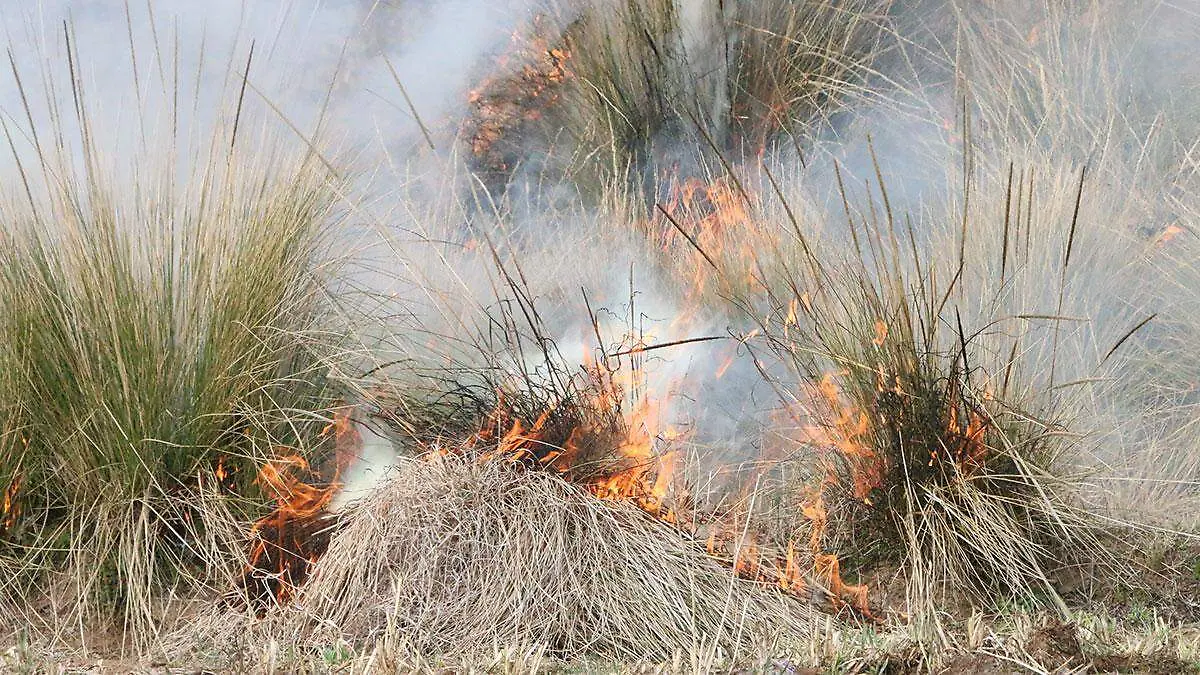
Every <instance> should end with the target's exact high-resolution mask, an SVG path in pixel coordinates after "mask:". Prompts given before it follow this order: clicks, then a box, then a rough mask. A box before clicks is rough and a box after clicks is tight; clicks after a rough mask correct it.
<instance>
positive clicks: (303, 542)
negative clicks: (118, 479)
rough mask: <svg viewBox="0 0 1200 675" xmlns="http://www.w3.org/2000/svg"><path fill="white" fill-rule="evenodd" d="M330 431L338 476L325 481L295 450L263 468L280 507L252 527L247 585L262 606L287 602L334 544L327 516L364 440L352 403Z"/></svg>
mask: <svg viewBox="0 0 1200 675" xmlns="http://www.w3.org/2000/svg"><path fill="white" fill-rule="evenodd" d="M331 434H332V436H333V439H334V446H335V461H334V469H333V477H332V478H331V479H330V480H329V481H328V482H327V483H325V484H324V485H321V484H320V482H319V478H320V476H319V473H318V472H317V471H315V470H313V469H312V468H311V467H310V466H309V464H308V461H307V460H305V459H304V458H303V457H301V456H300V455H298V454H294V453H292V454H286V455H282V456H280V457H278V458H277V459H274V460H271V461H269V462H267V463H266V464H264V465H263V466H262V468H261V469H260V470H259V473H258V477H257V478H256V481H255V482H257V483H258V484H259V485H261V486H262V488H263V490H264V491H265V492H266V493H267V494H268V495H269V496H270V497H271V498H272V499H273V500H274V501H275V508H274V509H273V510H272V511H271V513H269V514H267V515H266V516H263V517H262V518H260V519H259V520H258V521H256V522H255V523H254V525H253V526H252V527H251V529H250V536H251V540H252V544H251V549H250V554H249V556H248V560H247V566H246V570H245V572H244V574H243V586H244V587H245V588H246V589H247V590H248V591H250V592H251V593H252V596H253V597H252V600H253V601H255V602H256V603H258V609H259V610H260V611H261V610H262V609H264V608H265V607H266V606H267V605H268V604H269V602H270V601H274V602H275V603H278V604H283V603H285V602H287V601H288V600H290V599H291V598H292V597H293V596H294V595H295V593H296V590H297V589H298V588H299V586H300V585H301V584H302V583H303V582H304V580H305V579H306V578H307V576H308V572H309V568H310V566H311V564H312V563H314V562H316V560H317V559H318V558H319V557H320V556H321V555H322V554H323V553H324V552H325V548H326V547H327V546H328V544H329V532H328V528H327V527H325V525H324V524H323V523H324V520H325V516H327V515H328V508H329V504H330V502H332V500H333V497H334V495H336V494H337V492H338V490H340V489H341V482H340V479H341V474H342V472H343V471H344V470H345V469H346V468H347V466H348V465H349V463H350V462H351V461H352V460H353V458H354V457H355V456H356V454H357V450H358V449H359V448H360V447H361V445H362V438H361V436H360V435H359V433H358V430H357V429H356V428H355V426H354V422H353V419H352V418H351V411H350V410H349V409H347V410H341V411H338V412H336V413H335V414H334V418H333V421H332V422H331V423H330V424H329V425H327V426H326V427H325V428H324V429H322V430H321V435H322V436H325V437H329V436H330V435H331ZM218 468H221V465H220V464H218Z"/></svg>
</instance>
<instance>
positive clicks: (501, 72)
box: [463, 16, 574, 171]
mask: <svg viewBox="0 0 1200 675" xmlns="http://www.w3.org/2000/svg"><path fill="white" fill-rule="evenodd" d="M542 23H543V18H542V17H541V16H537V17H534V19H533V21H532V22H531V23H530V24H529V25H528V26H520V27H518V28H517V29H516V30H514V31H513V33H512V37H511V39H510V47H509V51H508V52H507V53H506V54H503V55H501V56H500V58H499V59H497V63H496V68H495V69H494V71H493V74H492V75H490V76H489V77H487V78H485V79H484V80H483V82H481V83H480V84H479V86H478V87H476V88H474V89H472V90H471V91H470V92H469V93H468V95H467V103H469V104H470V106H471V108H472V115H471V116H470V117H469V118H468V119H467V120H466V121H465V122H464V124H463V130H464V132H465V133H464V137H465V138H466V139H467V142H468V144H469V146H470V148H471V153H472V154H473V155H474V156H475V158H476V159H477V160H479V161H480V162H481V164H483V165H484V166H485V167H486V168H489V169H493V170H498V171H505V170H507V169H509V168H510V164H511V163H513V162H515V161H516V159H515V158H511V157H509V156H508V151H506V150H505V149H504V148H502V147H500V146H501V144H500V143H499V141H501V140H502V139H504V138H505V137H508V136H520V135H521V134H522V132H523V131H524V129H525V127H526V125H527V124H529V123H532V122H536V121H538V120H540V119H541V118H542V116H543V115H544V113H545V111H546V110H548V109H549V108H551V107H552V106H553V105H554V104H555V103H556V102H557V101H558V100H559V99H560V98H561V94H560V89H561V86H562V85H563V83H564V82H567V81H568V80H570V79H571V78H573V77H574V73H573V72H572V70H571V68H570V61H571V50H570V49H569V48H568V47H566V46H564V45H558V46H551V45H550V43H549V41H548V40H547V39H546V38H545V37H544V36H545V35H547V34H550V33H551V31H547V30H545V29H544V28H543V27H542ZM514 64H518V65H519V67H514Z"/></svg>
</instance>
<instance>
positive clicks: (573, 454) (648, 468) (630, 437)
mask: <svg viewBox="0 0 1200 675" xmlns="http://www.w3.org/2000/svg"><path fill="white" fill-rule="evenodd" d="M659 408H660V406H658V405H656V404H655V403H653V402H651V401H649V400H646V401H643V403H642V404H641V405H640V406H639V407H638V409H637V410H636V411H635V412H634V413H633V414H632V415H631V416H630V421H629V422H628V423H627V425H626V426H628V430H627V431H626V432H625V435H624V436H623V437H622V438H620V439H619V440H618V442H617V444H616V448H615V452H614V453H613V455H614V458H613V461H610V462H584V461H583V460H584V459H585V457H586V456H587V455H588V454H590V453H589V448H588V447H587V446H590V445H593V444H595V443H597V442H603V441H604V440H605V439H608V438H611V437H612V433H611V430H607V429H605V428H603V427H602V426H601V425H599V424H593V423H584V424H580V425H577V426H575V427H574V428H572V429H571V430H570V432H569V433H568V434H567V436H566V439H565V441H563V442H561V443H556V442H554V440H553V438H552V435H553V432H554V430H553V429H551V428H550V427H551V425H550V420H551V416H552V414H553V411H551V410H547V411H544V412H543V413H542V414H541V415H540V416H539V417H538V419H537V420H535V421H534V422H533V423H532V424H528V425H527V424H525V423H524V422H522V421H521V420H520V419H511V420H510V419H508V415H507V413H505V412H504V411H503V409H502V408H498V409H497V410H496V411H495V412H494V413H493V414H492V416H491V418H490V419H489V420H488V422H487V423H486V424H484V425H483V428H482V429H481V430H480V431H479V432H477V433H476V434H474V435H473V436H471V437H470V438H469V439H467V441H466V442H464V443H462V444H460V445H459V446H458V447H453V448H447V447H444V446H434V447H429V448H427V449H426V453H427V455H429V456H445V455H450V454H454V455H467V454H471V453H474V452H476V449H477V448H486V449H484V450H483V451H482V452H479V453H478V459H479V461H481V462H496V461H499V462H506V463H511V464H517V465H526V466H535V467H541V468H543V469H545V470H548V471H551V472H553V473H556V474H559V475H562V476H564V477H565V478H567V479H568V480H571V481H572V482H574V483H576V484H578V485H581V486H582V487H584V488H585V489H587V490H588V491H589V492H591V493H592V494H593V495H595V496H596V497H598V498H600V499H603V500H607V501H627V502H631V503H633V504H636V505H637V506H638V507H639V508H641V509H642V510H644V511H645V512H647V513H649V514H651V515H653V516H656V517H658V518H660V519H661V520H663V521H664V522H668V523H678V522H679V521H680V515H679V514H678V513H677V512H676V510H675V509H674V508H672V506H671V504H670V502H671V496H672V491H673V488H674V487H675V483H676V472H677V469H678V465H679V456H680V453H679V452H678V451H677V450H673V449H670V445H671V444H673V443H674V442H676V441H678V440H679V439H680V438H681V437H682V434H680V433H679V432H678V431H676V430H675V429H674V428H673V427H671V426H669V425H667V426H663V427H662V428H661V429H660V428H659V412H660V410H659ZM497 428H507V429H508V430H507V431H506V432H505V433H504V434H503V435H501V436H500V437H499V438H496V434H495V432H494V431H493V430H494V429H497ZM560 435H561V434H560ZM493 442H494V445H492V443H493ZM664 446H665V447H666V448H667V449H665V450H664V449H662V448H663V447H664ZM588 459H591V458H588ZM585 464H586V465H588V466H585ZM591 464H595V465H596V466H590V465H591ZM606 465H607V466H606Z"/></svg>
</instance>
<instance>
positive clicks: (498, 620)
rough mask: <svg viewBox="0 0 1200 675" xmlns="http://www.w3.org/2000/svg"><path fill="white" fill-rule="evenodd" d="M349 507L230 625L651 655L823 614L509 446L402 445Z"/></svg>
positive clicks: (734, 650)
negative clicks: (534, 464)
mask: <svg viewBox="0 0 1200 675" xmlns="http://www.w3.org/2000/svg"><path fill="white" fill-rule="evenodd" d="M341 519H342V523H343V524H342V525H341V527H340V528H339V529H338V531H337V532H336V534H335V535H334V536H333V539H332V542H331V544H330V547H329V550H328V552H327V553H326V554H325V556H324V557H323V558H321V560H320V561H319V562H318V564H317V565H316V566H315V568H314V571H313V575H312V577H311V580H310V581H309V583H308V584H307V585H306V586H305V588H304V590H303V593H302V595H301V597H300V599H299V601H298V603H297V606H295V607H288V608H284V609H280V610H276V611H275V612H274V613H273V614H272V615H271V616H270V617H269V618H268V620H267V622H266V623H264V624H262V625H256V626H253V628H254V630H252V631H250V632H249V633H244V632H243V631H244V630H245V629H246V627H245V625H244V623H243V622H242V621H240V620H237V618H236V617H234V618H233V619H232V620H231V618H230V617H228V616H221V617H217V618H216V619H215V623H214V627H216V628H217V629H218V630H217V633H216V634H217V636H218V637H219V638H222V639H234V640H246V639H247V638H248V639H249V640H251V641H253V640H260V643H261V642H265V641H266V639H265V638H264V637H263V635H261V634H260V631H264V630H265V631H266V634H267V635H269V636H270V637H273V638H274V639H275V640H276V641H277V642H279V643H280V644H302V645H303V644H334V643H336V642H338V641H339V640H340V641H344V642H345V643H346V644H351V645H364V644H371V643H373V642H380V643H382V644H384V645H391V646H392V648H393V651H394V653H396V654H399V653H417V654H423V655H425V656H426V657H442V658H445V657H463V656H467V655H473V656H477V657H479V658H487V657H489V656H491V655H494V654H495V653H496V650H497V649H498V648H501V647H511V646H514V645H529V646H531V647H532V648H536V651H538V652H540V653H543V654H546V655H549V656H553V657H554V658H559V659H579V658H584V657H587V658H603V659H612V660H616V661H619V662H642V661H665V660H669V659H671V658H672V657H674V656H676V655H678V654H709V655H710V656H722V657H733V656H738V655H741V656H745V655H747V654H751V653H756V652H759V651H762V650H764V649H765V650H768V651H769V650H770V649H772V648H778V646H779V645H780V641H786V642H792V641H802V640H804V639H806V637H807V636H809V635H810V634H811V633H812V632H813V630H814V623H815V619H814V612H813V610H812V609H811V608H810V607H808V606H807V605H805V604H803V603H800V602H798V601H796V600H795V599H794V598H790V597H788V596H784V595H782V594H781V593H779V592H777V591H776V590H775V589H773V588H770V587H763V586H761V585H757V584H754V583H752V582H747V581H743V580H739V579H736V578H734V577H733V576H732V573H731V571H730V570H729V569H728V568H726V567H723V566H722V565H720V564H718V563H717V562H716V561H714V560H712V559H711V558H709V557H708V556H707V555H706V554H705V553H704V551H703V546H702V545H701V544H698V543H696V542H695V541H693V540H691V539H690V538H689V537H688V536H686V535H685V534H683V533H681V532H679V531H677V530H675V529H673V528H671V527H670V526H667V525H664V524H662V523H661V522H659V521H656V520H654V519H653V518H651V517H650V516H647V515H646V514H645V513H643V512H642V511H640V510H638V509H637V508H635V507H633V506H631V505H627V504H621V503H610V502H601V501H599V500H597V499H596V498H594V497H593V496H591V495H589V494H588V493H586V492H585V491H583V490H582V489H580V488H577V487H575V486H573V485H570V484H568V483H566V482H564V481H562V480H561V479H559V478H556V477H553V476H550V475H547V474H544V473H539V472H529V471H522V470H518V469H514V468H513V467H511V466H508V465H505V464H503V463H501V462H485V463H478V462H476V461H475V460H474V459H473V458H442V459H436V460H408V461H404V462H403V463H402V464H400V465H399V466H398V467H397V468H396V470H395V473H394V475H393V476H392V477H391V478H390V479H389V480H388V481H387V482H385V483H384V484H383V485H382V487H381V488H380V489H379V491H378V492H377V493H375V494H374V495H373V496H372V497H371V498H370V499H369V500H364V501H363V502H362V503H360V504H358V505H356V506H354V507H352V508H351V509H349V510H348V511H347V512H345V513H344V514H343V515H342V516H341ZM251 643H253V642H251Z"/></svg>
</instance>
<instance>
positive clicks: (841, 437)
mask: <svg viewBox="0 0 1200 675" xmlns="http://www.w3.org/2000/svg"><path fill="white" fill-rule="evenodd" d="M847 374H848V373H847V372H846V371H842V372H841V373H837V375H840V376H845V375H847ZM817 392H818V394H819V396H818V397H817V398H818V401H817V403H820V404H821V405H822V408H823V410H822V413H823V414H821V415H820V417H822V418H823V419H822V420H821V422H822V424H820V425H819V426H815V427H808V428H806V429H805V432H806V434H807V435H808V436H809V439H810V442H813V443H814V444H816V445H818V446H821V447H824V448H833V449H835V450H837V451H838V453H840V455H841V457H842V458H843V459H844V460H845V461H846V464H847V466H848V468H849V471H850V478H851V481H852V483H853V485H852V488H853V492H854V496H855V497H856V498H857V499H859V500H860V501H862V502H863V503H865V504H870V503H871V492H872V491H873V490H875V489H876V488H878V487H879V486H881V485H882V484H883V473H884V468H885V467H884V466H883V460H882V459H881V458H879V457H878V456H877V455H876V453H875V450H874V449H873V447H872V442H871V421H870V418H869V417H868V416H867V413H866V412H865V411H863V410H860V409H859V408H858V407H857V406H855V405H854V404H852V403H849V402H847V401H845V400H844V399H843V397H842V393H841V390H840V389H839V388H838V386H837V383H836V382H835V374H834V373H826V374H825V375H824V377H822V378H821V382H820V383H819V384H818V385H817Z"/></svg>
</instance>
